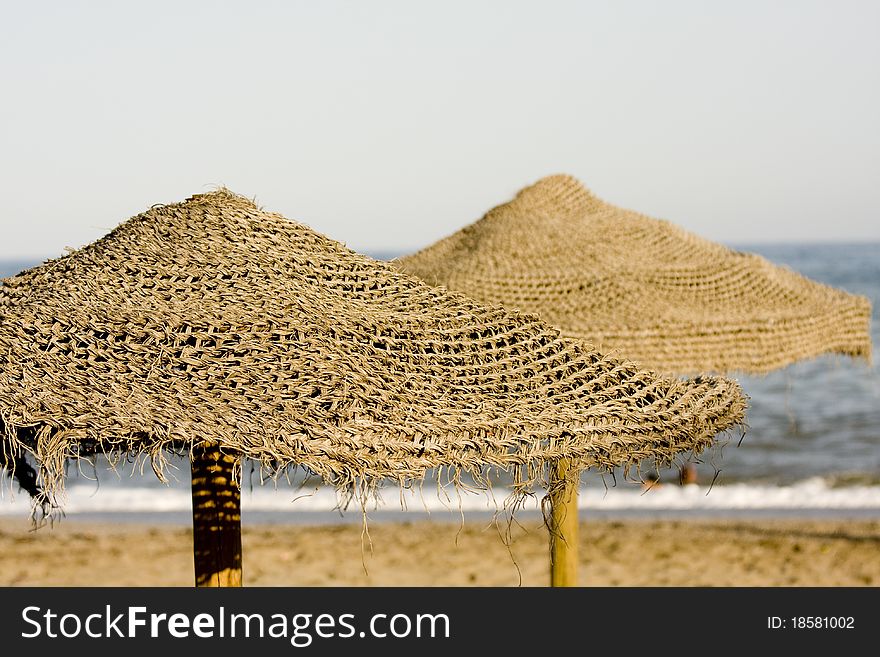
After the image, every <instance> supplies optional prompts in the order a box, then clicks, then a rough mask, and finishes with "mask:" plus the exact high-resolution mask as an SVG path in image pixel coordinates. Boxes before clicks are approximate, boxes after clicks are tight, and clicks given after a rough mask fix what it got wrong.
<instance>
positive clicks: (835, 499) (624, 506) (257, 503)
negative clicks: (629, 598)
mask: <svg viewBox="0 0 880 657" xmlns="http://www.w3.org/2000/svg"><path fill="white" fill-rule="evenodd" d="M509 495H510V491H509V490H508V489H505V488H501V487H499V488H495V489H493V490H492V491H491V492H486V491H480V492H464V491H463V492H461V493H457V492H456V491H455V490H454V489H442V490H439V491H438V490H437V489H436V488H435V487H425V488H424V489H423V490H421V491H418V490H416V491H404V492H403V493H399V492H398V491H397V490H396V489H390V488H389V489H387V490H386V491H384V494H382V495H381V496H380V497H379V498H378V499H371V500H370V501H369V502H368V503H367V511H368V512H370V511H382V512H400V513H402V514H403V513H405V512H407V511H421V512H429V513H434V512H446V511H454V512H458V511H459V510H460V511H462V512H487V511H488V512H494V511H496V510H499V509H502V508H503V506H504V502H505V500H506V499H507V498H508V496H509ZM542 496H543V495H542V494H541V493H539V494H537V495H535V496H534V497H530V498H527V499H526V500H525V501H524V504H523V506H522V509H523V510H526V511H529V510H532V511H537V510H539V509H540V499H541V497H542ZM62 502H63V508H64V512H65V514H66V515H68V516H72V515H77V514H95V513H99V514H100V513H116V512H124V513H163V512H188V511H190V509H191V499H190V493H189V491H188V490H186V489H181V488H167V489H163V488H156V487H150V488H142V487H120V488H109V489H107V488H105V489H102V490H97V489H96V487H95V486H94V485H88V484H74V485H72V486H70V487H69V488H68V490H67V492H66V499H65V500H63V501H62ZM343 502H344V500H340V498H339V497H338V496H337V494H336V491H335V490H333V489H331V488H327V487H321V488H317V489H315V490H310V491H298V492H297V491H292V490H290V489H289V488H283V487H278V488H271V487H255V488H254V489H253V490H244V491H242V499H241V506H242V513H243V514H245V515H246V514H247V513H248V512H274V511H277V512H299V513H313V512H321V513H326V512H331V511H334V510H339V509H340V507H341V505H342V503H343ZM578 505H579V508H581V509H589V510H593V511H600V512H601V511H623V512H638V511H664V510H669V511H686V510H697V511H710V512H711V511H731V510H755V511H761V510H799V511H800V510H803V511H809V510H835V509H840V510H847V509H858V510H862V509H875V510H880V486H858V485H857V486H836V485H834V484H833V483H830V482H829V481H827V480H826V479H824V478H821V477H812V478H809V479H804V480H802V481H799V482H796V483H794V484H791V485H787V486H776V485H763V484H761V485H759V484H754V483H735V484H728V485H715V486H713V487H712V488H711V489H710V488H708V487H706V486H699V485H688V486H677V485H670V484H665V485H662V486H657V487H654V488H652V489H650V490H647V491H645V490H643V489H641V488H640V487H638V486H635V485H632V486H630V485H621V486H617V487H612V488H608V489H604V488H601V487H597V486H592V487H585V488H582V489H581V491H580V497H579V499H578ZM30 508H31V507H30V499H29V498H28V496H27V495H26V494H24V493H17V494H13V493H12V492H10V490H9V489H8V488H6V489H5V490H4V491H3V493H2V494H0V516H10V515H27V514H29V513H30ZM360 508H361V507H360V504H359V503H358V502H352V503H351V504H349V505H348V512H349V513H352V514H355V515H360Z"/></svg>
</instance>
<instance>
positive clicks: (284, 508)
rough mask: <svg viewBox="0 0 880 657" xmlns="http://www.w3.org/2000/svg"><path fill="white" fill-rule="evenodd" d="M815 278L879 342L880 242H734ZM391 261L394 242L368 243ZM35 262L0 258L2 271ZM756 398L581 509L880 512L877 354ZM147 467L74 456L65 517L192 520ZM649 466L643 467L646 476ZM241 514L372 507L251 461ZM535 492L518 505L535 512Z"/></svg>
mask: <svg viewBox="0 0 880 657" xmlns="http://www.w3.org/2000/svg"><path fill="white" fill-rule="evenodd" d="M732 246H734V248H737V249H739V250H743V251H750V252H753V253H758V254H760V255H763V256H765V257H766V258H768V259H769V260H771V261H772V262H774V263H777V264H779V265H783V266H786V267H789V268H791V269H793V270H795V271H798V272H800V273H801V274H804V275H805V276H808V277H810V278H812V279H814V280H817V281H821V282H823V283H827V284H829V285H832V286H834V287H837V288H841V289H843V290H846V291H848V292H852V293H856V294H861V295H865V296H867V297H868V298H869V299H871V302H872V304H873V317H872V324H871V331H872V339H873V344H874V351H875V353H876V352H877V346H878V345H880V243H860V244H838V243H833V244H829V243H824V244H816V243H810V244H796V243H791V244H737V245H732ZM373 255H374V256H375V257H379V258H383V259H389V258H392V257H395V256H397V255H401V254H397V253H394V252H381V253H374V254H373ZM35 264H38V262H35V261H26V260H19V261H11V260H7V261H0V277H2V276H9V275H12V274H14V273H17V272H18V271H21V270H22V269H24V268H27V267H30V266H33V265H35ZM736 378H738V380H739V381H740V383H741V384H742V386H743V388H744V389H745V391H746V393H747V394H748V396H749V398H750V407H749V411H748V416H747V427H746V429H745V432H744V433H743V432H734V433H733V434H731V435H728V436H725V437H724V438H723V439H722V440H721V441H720V445H719V447H717V448H716V449H714V450H710V451H709V452H708V453H705V454H704V455H703V456H702V458H701V460H700V462H698V463H697V464H696V470H697V483H696V484H689V485H684V486H682V485H679V483H678V481H679V470H678V469H677V468H676V467H661V468H658V469H657V470H656V474H657V475H658V476H659V481H658V482H657V483H656V484H655V485H653V486H652V487H650V488H649V489H647V490H646V488H645V486H644V485H643V484H642V483H641V482H640V481H635V480H634V479H635V477H634V476H632V475H630V477H627V476H626V475H625V473H623V472H614V473H611V474H608V473H606V474H603V475H600V474H598V473H593V472H586V473H584V475H583V478H582V487H581V491H580V496H579V507H580V513H581V515H582V516H584V517H587V518H589V517H612V518H613V517H618V516H619V517H644V518H656V517H671V518H676V517H691V516H708V517H741V516H748V517H754V516H759V517H777V516H783V517H791V516H809V517H815V516H827V517H834V518H849V517H859V518H865V517H867V518H880V375H878V366H877V364H876V362H875V363H873V364H870V365H869V364H866V363H864V362H855V361H853V360H851V359H849V358H846V357H842V356H831V355H829V356H823V357H820V358H816V359H812V360H809V361H805V362H800V363H796V364H793V365H791V366H789V367H787V368H785V369H782V370H778V371H776V372H773V373H771V374H769V375H767V376H760V377H757V376H737V377H736ZM141 466H143V464H142V463H141V464H125V465H122V466H117V467H116V468H115V469H113V468H110V467H109V466H108V465H107V464H106V463H105V462H103V461H99V462H97V463H95V464H94V465H93V466H90V465H88V464H85V465H84V464H79V465H77V466H71V467H70V472H69V474H68V478H67V493H66V500H65V504H64V513H65V516H66V518H67V519H74V520H76V519H83V520H111V521H114V522H150V523H175V524H186V523H189V522H190V520H191V515H190V513H191V511H190V508H191V507H190V495H189V466H188V464H187V462H186V461H185V460H184V459H182V458H178V457H174V459H172V466H173V467H172V469H171V480H170V481H169V482H168V483H167V484H163V483H161V482H160V481H159V480H158V479H157V478H156V477H155V475H153V473H152V471H151V470H150V468H149V465H147V467H145V468H142V467H141ZM653 469H654V465H653V464H650V463H646V464H644V467H643V469H642V474H645V473H647V472H651V471H652V470H653ZM245 471H246V474H247V475H248V476H246V477H245V482H244V485H243V490H242V519H243V522H244V523H245V524H248V523H308V524H325V523H347V522H351V523H360V522H363V519H364V509H362V507H361V505H360V504H358V503H352V504H349V505H348V506H346V504H345V500H341V499H340V498H338V497H337V495H336V493H335V491H334V490H332V489H330V488H328V487H325V486H321V485H320V483H315V482H314V480H313V479H308V478H305V481H306V483H307V485H303V479H304V478H303V477H299V478H298V480H299V481H298V483H297V485H295V486H291V485H289V484H288V483H287V482H283V481H282V482H277V483H276V482H271V483H268V484H267V483H261V481H260V477H259V473H256V472H251V469H250V468H248V467H245ZM508 493H509V490H508V489H506V487H505V485H504V481H503V480H500V481H499V482H498V484H497V485H495V486H493V488H492V490H491V491H488V492H487V491H474V492H461V491H458V490H456V489H455V488H453V487H450V486H444V485H440V484H438V483H437V482H436V481H433V480H432V481H431V482H429V483H426V484H425V485H424V486H423V487H421V488H419V489H415V490H413V491H405V492H403V493H401V492H400V491H399V490H398V489H397V488H396V487H389V488H387V489H385V491H384V492H383V493H382V494H381V495H380V497H379V498H378V499H375V500H371V501H370V503H369V504H368V505H367V507H366V515H367V517H368V518H369V520H370V521H371V522H375V521H380V522H381V521H386V520H415V519H421V518H426V517H429V518H433V519H435V520H451V521H458V520H459V519H460V518H461V517H462V516H463V517H464V518H484V517H485V518H490V517H495V516H496V514H497V513H498V512H501V513H502V515H503V513H504V510H505V501H506V500H507V499H508V497H507V496H508ZM541 496H542V495H541V492H540V491H538V493H537V494H536V495H535V496H534V497H533V498H527V499H526V500H525V501H524V502H523V506H522V508H521V509H520V510H519V513H520V515H525V516H528V515H530V514H531V515H536V516H537V515H539V514H540V498H541ZM30 510H31V509H30V502H29V500H28V497H27V495H26V494H25V493H23V492H20V491H17V490H16V487H15V486H14V485H10V484H9V479H8V478H7V479H6V480H5V483H4V485H3V486H2V487H0V516H27V515H28V514H29V513H30Z"/></svg>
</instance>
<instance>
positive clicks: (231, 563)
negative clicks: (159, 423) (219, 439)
mask: <svg viewBox="0 0 880 657" xmlns="http://www.w3.org/2000/svg"><path fill="white" fill-rule="evenodd" d="M236 461H237V458H236V457H234V456H232V455H230V454H223V453H222V452H221V451H220V449H219V448H218V447H217V446H216V445H206V446H203V447H200V448H197V449H195V450H193V454H192V505H193V559H194V562H195V571H196V586H241V490H240V488H239V485H238V484H237V483H236V482H234V481H233V479H232V473H233V470H234V468H235V465H236Z"/></svg>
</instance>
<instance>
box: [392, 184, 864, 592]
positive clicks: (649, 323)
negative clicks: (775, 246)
mask: <svg viewBox="0 0 880 657" xmlns="http://www.w3.org/2000/svg"><path fill="white" fill-rule="evenodd" d="M398 265H399V266H400V267H401V269H403V270H404V271H407V272H410V273H413V274H415V275H417V276H419V277H421V278H422V279H424V280H425V281H427V282H428V283H430V284H432V285H445V286H447V287H449V288H450V289H453V290H458V291H461V292H463V293H465V294H467V295H469V296H471V297H473V298H474V299H478V300H479V301H481V302H484V303H500V304H503V305H504V306H505V307H508V308H513V309H520V310H522V311H526V312H532V313H537V314H538V315H540V317H541V319H543V320H545V321H547V322H549V323H550V324H553V325H554V326H557V327H559V328H560V329H561V331H562V333H563V335H565V336H567V337H571V338H579V339H584V340H587V341H589V342H591V343H592V344H594V345H595V346H596V348H597V349H599V350H601V351H609V352H611V353H615V354H618V355H620V356H621V357H626V358H630V359H633V360H635V361H638V362H639V363H640V364H641V365H643V366H645V367H650V368H654V369H656V370H659V371H664V372H669V373H673V374H675V375H683V374H691V373H696V372H713V371H714V372H736V371H738V372H748V373H759V374H760V373H765V372H769V371H771V370H773V369H776V368H779V367H783V366H785V365H788V364H790V363H793V362H795V361H797V360H801V359H804V358H810V357H813V356H817V355H819V354H822V353H826V352H831V353H840V354H845V355H849V356H854V357H862V358H869V357H870V352H871V339H870V335H869V332H868V324H869V318H870V312H871V310H870V303H869V302H868V300H867V299H866V298H864V297H860V296H856V295H852V294H847V293H846V292H843V291H841V290H836V289H833V288H831V287H828V286H826V285H822V284H820V283H817V282H815V281H811V280H809V279H807V278H805V277H803V276H801V275H799V274H797V273H795V272H793V271H790V270H788V269H786V268H784V267H779V266H776V265H774V264H772V263H770V262H768V261H767V260H765V259H764V258H761V257H759V256H757V255H752V254H748V253H741V252H738V251H734V250H731V249H729V248H727V247H725V246H723V245H721V244H716V243H713V242H711V241H709V240H705V239H702V238H700V237H698V236H696V235H693V234H691V233H688V232H687V231H685V230H682V229H681V228H679V227H677V226H675V225H673V224H671V223H669V222H668V221H662V220H658V219H653V218H650V217H647V216H645V215H642V214H639V213H637V212H633V211H630V210H624V209H621V208H618V207H616V206H613V205H611V204H609V203H606V202H604V201H602V200H601V199H599V198H597V197H596V196H594V195H593V194H592V193H591V192H590V191H589V190H587V189H586V188H585V187H584V186H583V185H582V184H581V183H580V182H578V181H577V180H576V179H574V178H572V177H571V176H566V175H558V176H550V177H548V178H544V179H542V180H540V181H539V182H537V183H536V184H534V185H532V186H531V187H527V188H526V189H524V190H522V191H520V192H519V193H518V194H517V195H516V198H514V199H513V200H512V201H510V202H508V203H504V204H503V205H500V206H498V207H496V208H494V209H492V210H490V211H489V212H488V213H487V214H486V215H485V216H484V217H483V218H481V219H480V220H478V221H477V222H475V223H473V224H471V225H469V226H467V227H465V228H463V229H462V230H460V231H458V232H457V233H455V234H453V235H451V236H449V237H447V238H445V239H442V240H440V241H439V242H437V243H435V244H433V245H431V246H429V247H427V248H425V249H423V250H422V251H419V252H418V253H415V254H413V255H410V256H407V257H405V258H402V259H400V260H399V261H398ZM558 467H560V468H561V471H560V475H561V474H563V473H564V472H565V461H564V460H563V461H560V462H559V465H558ZM571 481H573V482H574V483H573V484H572V485H576V479H572V480H571ZM557 490H561V491H562V492H560V493H559V494H557V495H556V496H555V497H554V498H553V504H552V507H553V509H552V517H551V530H552V531H551V545H552V548H551V549H552V565H551V577H552V581H553V583H554V584H556V585H571V584H574V583H576V581H577V574H576V560H577V552H576V549H575V546H576V544H577V538H576V532H577V507H576V503H577V491H576V489H559V488H557ZM556 536H565V537H566V540H555V538H553V537H556Z"/></svg>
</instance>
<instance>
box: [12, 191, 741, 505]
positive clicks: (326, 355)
mask: <svg viewBox="0 0 880 657" xmlns="http://www.w3.org/2000/svg"><path fill="white" fill-rule="evenodd" d="M744 405H745V402H744V398H743V394H742V391H741V390H740V388H739V386H738V385H737V384H736V383H735V382H731V381H728V380H726V379H722V378H710V377H705V378H699V379H695V380H692V381H680V380H676V379H673V378H664V377H660V376H657V375H655V374H653V373H650V372H647V371H643V370H641V369H639V368H638V367H636V366H634V365H632V364H630V363H626V362H621V361H619V360H616V359H612V358H606V357H604V356H603V355H601V354H599V353H597V352H596V351H593V350H592V349H590V348H588V347H586V346H585V345H583V344H580V343H576V342H573V341H568V340H565V339H562V338H560V336H559V334H558V332H557V331H556V330H555V329H553V328H551V327H549V326H547V325H545V324H543V323H542V322H540V321H539V320H538V319H537V318H535V317H533V316H528V315H520V314H517V313H515V312H510V311H507V310H504V309H502V308H500V307H484V306H481V305H479V304H477V303H475V302H473V301H471V300H469V299H467V298H465V297H464V296H461V295H459V294H455V293H450V292H447V291H446V290H443V289H438V288H435V287H430V286H428V285H426V284H424V283H423V282H421V281H419V280H418V279H416V278H414V277H410V276H408V275H405V274H402V273H400V272H399V271H397V270H396V269H395V268H394V267H393V266H392V265H390V264H388V263H383V262H379V261H376V260H373V259H371V258H368V257H366V256H362V255H359V254H357V253H354V252H352V251H350V250H349V249H347V248H345V247H344V246H343V245H341V244H339V243H337V242H335V241H332V240H330V239H327V238H326V237H323V236H321V235H319V234H317V233H315V232H314V231H312V230H311V229H309V228H308V227H307V226H304V225H302V224H298V223H294V222H291V221H288V220H286V219H285V218H283V217H282V216H280V215H278V214H273V213H270V212H266V211H263V210H262V209H260V208H258V207H257V206H255V205H254V204H253V203H251V202H250V201H248V200H247V199H244V198H242V197H239V196H236V195H234V194H232V193H231V192H228V191H226V190H221V191H217V192H212V193H208V194H201V195H197V196H194V197H192V198H190V199H188V200H186V201H185V202H183V203H178V204H174V205H165V206H155V207H153V208H151V209H150V210H148V211H147V212H145V213H143V214H141V215H138V216H136V217H134V218H132V219H130V220H128V221H127V222H125V223H123V224H122V225H120V226H119V227H117V228H116V229H115V230H113V231H112V232H111V233H109V234H108V235H107V236H105V237H104V238H102V239H100V240H98V241H97V242H95V243H93V244H91V245H89V246H87V247H85V248H83V249H81V250H79V251H76V252H74V253H72V254H70V255H68V256H65V257H62V258H59V259H57V260H52V261H49V262H47V263H45V264H43V265H41V266H38V267H36V268H34V269H31V270H29V271H26V272H23V273H21V274H19V275H18V276H15V277H12V278H10V279H6V281H5V285H3V286H2V287H0V436H2V440H3V443H2V448H3V449H2V451H0V454H6V455H7V456H6V459H5V460H6V461H7V462H9V460H10V459H9V455H10V454H11V455H20V454H21V453H23V451H27V452H29V453H31V454H32V455H33V456H35V458H36V460H37V462H38V463H39V464H40V467H41V474H42V479H43V483H44V485H45V486H46V487H47V488H46V489H47V491H48V492H47V494H52V493H53V492H55V491H57V490H58V489H60V487H61V486H62V479H63V476H62V475H63V468H64V463H65V460H66V459H68V458H70V457H75V456H77V455H82V454H84V453H92V452H101V451H103V452H115V453H128V454H135V455H140V454H146V455H149V456H150V457H152V458H153V459H154V463H159V464H161V463H162V450H163V449H165V448H173V449H181V448H182V449H189V448H191V447H192V446H194V445H199V444H202V443H204V442H206V441H216V442H217V443H219V444H220V446H221V449H223V450H224V451H227V452H232V453H235V454H240V455H243V456H245V457H250V458H252V459H256V460H257V461H259V462H261V463H262V464H263V465H265V466H266V467H268V468H270V469H272V470H277V469H281V468H285V467H287V466H291V465H300V466H304V467H306V468H308V469H309V470H311V471H312V472H314V473H317V474H318V475H320V476H321V477H322V478H323V479H324V480H325V481H327V482H329V483H334V484H336V485H337V486H339V487H341V488H344V489H347V490H349V491H351V490H355V489H357V490H360V489H361V487H363V485H364V483H365V482H368V483H373V482H375V481H377V480H380V479H382V478H391V479H393V480H396V481H399V482H406V481H409V480H411V479H413V478H420V477H422V476H423V475H424V474H425V471H426V469H427V468H432V467H437V466H449V467H451V468H453V469H454V471H455V472H461V471H468V472H471V473H473V474H474V475H475V476H479V475H480V472H481V468H482V467H483V466H496V467H498V468H502V469H505V470H508V471H510V472H511V473H512V475H513V476H514V481H515V483H516V484H518V485H521V486H524V485H525V484H527V483H531V482H533V481H535V480H537V479H538V477H539V476H543V475H539V473H541V472H544V471H545V470H546V468H544V467H543V463H544V460H545V459H555V458H560V457H568V458H572V459H573V460H574V461H575V462H576V463H577V464H579V465H580V466H581V467H588V466H600V467H602V466H604V467H609V466H615V465H626V464H630V463H635V462H637V461H639V460H641V459H643V458H646V457H658V458H661V459H669V458H672V457H674V456H675V455H676V454H677V453H679V452H682V451H686V450H694V451H696V452H699V451H700V450H701V449H703V448H704V447H706V446H707V445H709V444H710V443H711V441H712V438H713V436H714V435H715V434H716V433H718V432H719V431H724V430H725V429H728V428H730V427H733V426H734V425H737V424H739V423H740V422H741V421H742V419H743V412H744ZM158 467H160V466H158ZM158 473H159V474H160V475H161V469H159V471H158Z"/></svg>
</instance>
